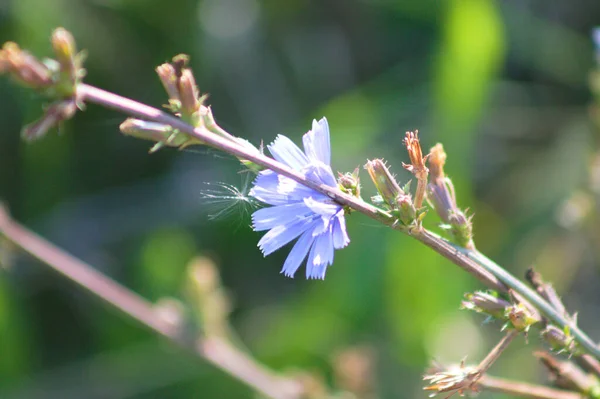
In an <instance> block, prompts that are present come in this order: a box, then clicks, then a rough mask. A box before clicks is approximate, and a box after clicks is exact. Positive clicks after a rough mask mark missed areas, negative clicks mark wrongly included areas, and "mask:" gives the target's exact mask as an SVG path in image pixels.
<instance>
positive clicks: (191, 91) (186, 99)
mask: <svg viewBox="0 0 600 399" xmlns="http://www.w3.org/2000/svg"><path fill="white" fill-rule="evenodd" d="M179 98H180V99H181V113H182V116H183V117H184V118H185V119H188V120H189V121H190V123H191V124H192V125H193V126H196V125H197V124H198V121H199V120H200V119H199V115H198V114H197V112H198V111H200V105H201V103H200V101H199V91H198V87H197V86H196V80H195V79H194V75H193V74H192V70H191V69H189V68H185V69H184V70H183V71H181V77H180V78H179ZM194 119H195V120H194Z"/></svg>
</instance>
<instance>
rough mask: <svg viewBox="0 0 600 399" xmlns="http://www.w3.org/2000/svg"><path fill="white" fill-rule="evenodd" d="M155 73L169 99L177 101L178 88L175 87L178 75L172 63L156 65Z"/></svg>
mask: <svg viewBox="0 0 600 399" xmlns="http://www.w3.org/2000/svg"><path fill="white" fill-rule="evenodd" d="M156 73H157V74H158V77H159V78H160V81H161V83H162V85H163V87H164V88H165V91H166V92H167V95H168V96H169V99H170V100H174V101H178V102H179V101H180V99H179V88H178V87H177V81H178V77H177V74H176V73H175V68H174V67H173V65H171V64H169V63H165V64H162V65H159V66H158V67H156Z"/></svg>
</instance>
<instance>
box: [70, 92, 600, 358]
mask: <svg viewBox="0 0 600 399" xmlns="http://www.w3.org/2000/svg"><path fill="white" fill-rule="evenodd" d="M77 96H78V99H79V100H80V101H84V102H90V103H96V104H100V105H103V106H105V107H107V108H111V109H114V110H117V111H120V112H123V113H125V114H128V115H131V116H135V117H138V118H142V119H146V120H151V121H155V122H160V123H164V124H167V125H170V126H172V127H174V128H175V129H178V130H180V131H182V132H185V133H187V134H189V135H191V136H194V137H196V138H198V139H200V140H201V141H203V142H204V143H206V144H207V145H210V146H212V147H214V148H217V149H220V150H222V151H224V152H227V153H229V154H232V155H235V156H237V157H240V158H242V159H247V160H249V161H252V162H254V163H256V164H257V165H261V166H263V167H265V168H268V169H271V170H273V171H274V172H276V173H279V174H281V175H283V176H286V177H289V178H290V179H292V180H294V181H297V182H299V183H301V184H303V185H305V186H307V187H310V188H312V189H314V190H317V191H319V192H321V193H323V194H325V195H327V196H329V197H330V198H331V199H333V200H334V201H336V202H338V203H340V204H342V205H345V206H348V207H350V208H352V209H354V210H356V211H358V212H360V213H362V214H364V215H366V216H368V217H370V218H372V219H375V220H377V221H379V222H381V223H383V224H385V225H387V226H390V227H394V228H396V229H398V230H401V231H403V232H405V233H407V234H408V235H410V236H412V237H414V238H416V239H417V240H419V241H421V242H422V243H424V244H425V245H427V246H429V247H430V248H432V249H434V250H435V251H436V252H438V253H439V254H441V255H442V256H444V257H445V258H447V259H449V260H450V261H452V262H453V263H455V264H456V265H458V266H460V267H461V268H463V269H465V270H467V271H468V272H470V273H471V274H473V275H474V276H475V277H477V278H478V279H479V280H480V281H482V282H483V283H484V284H486V285H487V286H488V287H490V288H492V289H496V290H499V291H501V292H507V290H508V288H510V289H513V290H514V291H516V292H517V293H518V294H520V295H522V296H523V297H524V298H526V299H527V300H528V301H530V302H531V303H532V304H533V305H534V307H536V308H537V309H538V310H539V311H541V312H542V313H543V314H544V315H546V316H547V317H548V318H550V319H551V320H552V321H554V322H555V323H556V324H557V325H559V326H560V327H564V326H569V328H570V329H571V333H572V334H573V336H574V337H575V338H576V340H577V341H578V342H579V343H580V344H581V346H582V347H583V348H585V350H587V351H588V352H589V353H590V354H592V355H594V356H595V357H596V358H597V359H600V348H599V347H598V346H597V345H596V344H595V343H594V342H593V341H592V340H591V339H590V338H589V337H588V336H587V335H586V334H585V333H584V332H583V331H581V330H580V329H579V328H578V327H577V326H576V325H574V324H573V323H572V322H571V321H569V320H567V319H566V318H565V317H564V316H563V315H561V314H559V313H558V312H556V310H555V309H554V308H553V307H552V306H551V305H550V304H548V302H546V301H545V300H544V299H543V298H542V297H540V296H539V295H538V294H537V293H536V292H535V291H533V290H532V289H531V288H529V287H527V286H526V285H525V284H523V283H522V282H521V281H520V280H519V279H517V278H515V277H514V276H512V275H511V274H510V273H508V272H507V271H506V270H504V269H503V268H502V267H500V266H499V265H497V264H496V263H494V262H493V261H491V260H490V259H488V258H486V257H485V256H484V255H482V254H481V253H479V252H477V251H473V250H469V249H465V248H461V247H459V246H456V245H454V244H452V243H450V242H448V241H446V240H444V239H443V238H441V237H439V236H438V235H436V234H434V233H432V232H430V231H428V230H425V229H423V228H418V229H412V230H408V229H406V228H403V227H401V226H398V224H395V222H396V221H395V220H394V218H393V217H392V215H390V214H389V213H388V212H386V211H384V210H382V209H380V208H377V207H375V206H373V205H370V204H368V203H366V202H364V201H362V200H360V199H358V198H356V197H353V196H350V195H348V194H345V193H343V192H342V191H340V190H338V189H337V188H333V187H329V186H326V185H322V184H318V183H315V182H313V181H310V180H308V179H306V178H305V177H304V176H303V175H302V174H301V173H298V172H296V171H295V170H292V169H291V168H289V167H287V166H286V165H283V164H282V163H280V162H277V161H276V160H274V159H272V158H269V157H267V156H265V155H262V154H260V153H258V152H253V151H251V150H250V149H248V148H246V147H243V146H240V145H238V144H236V143H235V142H233V141H230V140H227V139H226V138H222V137H220V136H218V135H216V134H214V133H212V132H211V131H210V130H208V129H207V128H205V127H197V128H194V127H193V126H191V125H188V124H187V123H185V122H183V121H182V120H180V119H178V118H176V117H174V116H172V115H170V114H168V113H166V112H163V111H160V110H159V109H156V108H153V107H150V106H147V105H144V104H141V103H139V102H137V101H133V100H131V99H128V98H125V97H122V96H119V95H117V94H114V93H110V92H107V91H105V90H102V89H99V88H96V87H93V86H90V85H87V84H79V86H78V88H77Z"/></svg>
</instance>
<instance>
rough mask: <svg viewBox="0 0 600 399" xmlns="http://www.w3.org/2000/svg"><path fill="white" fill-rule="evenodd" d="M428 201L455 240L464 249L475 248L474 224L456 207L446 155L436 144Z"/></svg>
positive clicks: (442, 148) (431, 157) (432, 152)
mask: <svg viewBox="0 0 600 399" xmlns="http://www.w3.org/2000/svg"><path fill="white" fill-rule="evenodd" d="M428 161H429V171H430V173H429V183H428V184H427V192H428V199H429V202H430V203H431V205H433V207H434V208H435V211H436V212H437V214H438V215H439V217H440V219H442V221H444V223H445V224H446V225H445V227H446V228H447V229H448V230H449V231H450V234H451V235H452V237H453V238H454V240H455V241H456V242H457V243H458V244H459V245H460V246H462V247H464V248H474V247H475V244H474V243H473V223H472V222H471V218H470V217H467V216H466V215H465V214H464V212H463V211H462V210H460V209H459V208H458V206H457V205H456V198H455V196H454V186H453V185H452V182H451V181H450V179H448V178H447V177H446V176H445V174H444V164H445V162H446V153H445V152H444V147H443V146H442V145H441V144H439V143H438V144H436V145H435V146H434V147H433V148H432V149H431V151H430V153H429V158H428Z"/></svg>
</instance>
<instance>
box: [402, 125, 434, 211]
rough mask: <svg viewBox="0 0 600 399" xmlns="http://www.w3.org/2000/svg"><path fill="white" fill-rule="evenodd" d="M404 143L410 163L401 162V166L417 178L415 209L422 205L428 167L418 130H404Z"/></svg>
mask: <svg viewBox="0 0 600 399" xmlns="http://www.w3.org/2000/svg"><path fill="white" fill-rule="evenodd" d="M404 145H405V146H406V150H407V151H408V157H409V158H410V165H408V164H405V163H403V164H402V166H404V168H405V169H406V170H408V171H409V172H410V173H412V174H413V175H415V177H416V178H417V190H416V192H415V206H416V208H417V209H419V208H421V207H422V206H423V199H424V198H425V190H426V187H427V175H428V174H429V169H427V167H426V166H425V159H426V157H425V158H423V152H422V151H421V143H420V142H419V131H418V130H417V131H415V132H406V137H405V138H404Z"/></svg>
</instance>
